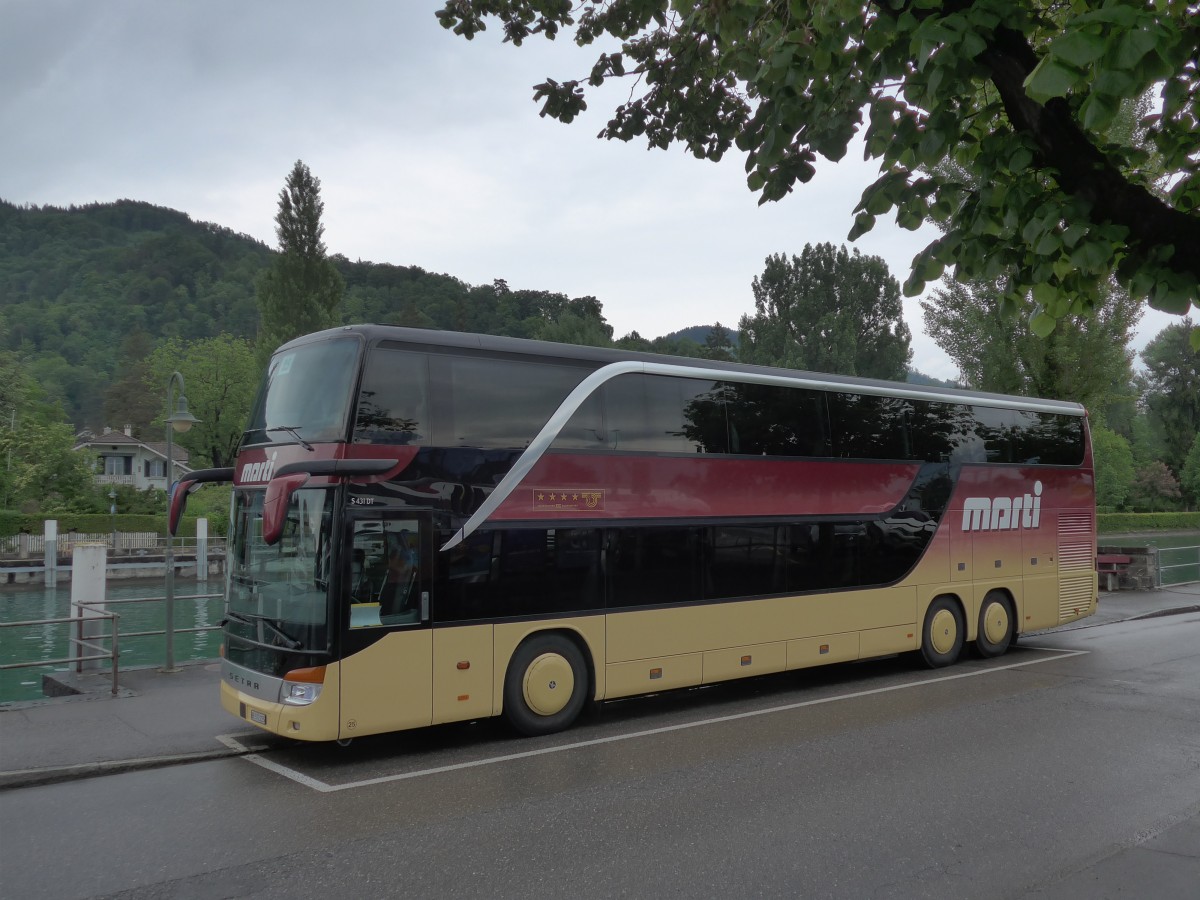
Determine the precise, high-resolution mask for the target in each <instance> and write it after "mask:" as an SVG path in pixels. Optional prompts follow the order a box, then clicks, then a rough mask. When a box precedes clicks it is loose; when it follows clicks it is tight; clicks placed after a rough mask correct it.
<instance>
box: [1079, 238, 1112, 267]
mask: <svg viewBox="0 0 1200 900" xmlns="http://www.w3.org/2000/svg"><path fill="white" fill-rule="evenodd" d="M1111 257H1112V245H1111V244H1109V243H1106V242H1104V241H1085V242H1084V243H1083V244H1080V245H1079V246H1078V247H1076V248H1075V250H1074V251H1073V252H1072V253H1071V262H1072V263H1074V264H1075V266H1076V267H1078V268H1079V269H1081V270H1083V271H1084V272H1095V271H1098V270H1100V269H1103V268H1104V267H1106V266H1107V265H1108V261H1109V259H1110V258H1111Z"/></svg>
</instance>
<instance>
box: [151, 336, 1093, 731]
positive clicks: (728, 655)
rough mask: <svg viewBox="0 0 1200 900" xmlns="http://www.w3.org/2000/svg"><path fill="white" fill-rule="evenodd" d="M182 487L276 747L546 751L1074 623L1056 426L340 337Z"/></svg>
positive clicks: (1041, 408)
mask: <svg viewBox="0 0 1200 900" xmlns="http://www.w3.org/2000/svg"><path fill="white" fill-rule="evenodd" d="M188 478H189V482H193V481H203V480H232V481H233V483H234V491H233V500H232V518H231V526H230V534H229V560H228V574H227V581H228V597H227V606H226V619H225V622H224V636H223V637H224V640H223V660H222V664H221V667H222V683H221V699H222V703H223V705H224V708H225V709H227V710H228V711H229V712H230V713H232V714H233V715H235V716H238V717H239V718H241V719H243V720H245V721H248V722H251V723H254V724H256V725H258V726H260V727H262V728H264V729H266V730H268V731H271V732H275V733H277V734H280V735H285V736H288V737H292V738H297V739H301V740H313V741H324V740H347V739H350V738H353V737H357V736H361V735H368V734H374V733H379V732H386V731H393V730H397V729H404V728H413V727H418V726H425V725H431V724H437V723H443V722H452V721H457V720H469V719H477V718H481V717H486V716H495V715H503V716H505V717H506V718H507V719H508V720H509V721H510V722H511V723H512V725H513V726H515V727H516V729H517V730H519V731H521V732H523V733H526V734H542V733H549V732H553V731H557V730H559V729H562V728H565V727H567V726H568V725H570V724H571V723H572V722H573V721H574V719H575V718H576V716H577V715H578V713H579V712H580V710H581V708H582V707H583V706H584V704H585V703H587V702H589V701H593V700H595V701H599V700H604V699H611V698H617V697H626V696H631V695H636V694H644V693H651V692H658V691H664V690H669V689H676V688H685V687H689V686H695V685H702V684H708V683H712V682H717V681H723V680H727V679H733V678H742V677H746V676H752V675H760V674H765V673H774V672H783V671H787V670H792V669H801V668H805V667H809V666H816V665H821V664H825V663H835V662H845V661H850V660H857V659H865V658H870V657H878V656H884V655H891V654H897V653H902V652H905V651H915V652H917V653H919V654H920V656H921V657H923V659H924V661H925V662H926V663H927V664H928V665H930V666H946V665H950V664H951V663H953V662H955V661H956V660H957V659H958V658H959V656H960V655H961V654H962V653H963V652H964V649H965V648H966V647H967V646H968V645H973V647H974V649H975V651H976V652H977V653H979V654H981V655H983V656H985V657H991V656H996V655H999V654H1002V653H1004V652H1005V650H1006V649H1007V648H1008V647H1009V646H1010V644H1012V642H1013V641H1015V640H1016V639H1017V636H1018V635H1019V634H1020V633H1022V632H1026V631H1031V630H1034V629H1043V628H1047V627H1050V626H1055V625H1059V624H1061V623H1064V622H1069V621H1071V620H1074V619H1078V618H1081V617H1083V616H1087V615H1089V614H1091V613H1092V612H1094V611H1095V609H1096V599H1097V594H1096V588H1097V585H1096V575H1095V567H1094V556H1095V501H1094V485H1093V473H1092V456H1091V449H1090V446H1089V438H1088V429H1087V421H1086V418H1085V412H1084V410H1083V408H1082V407H1081V406H1079V405H1077V404H1073V403H1065V402H1058V401H1046V400H1032V399H1028V398H1021V397H1008V396H1000V395H994V394H982V393H974V392H966V391H956V390H947V389H940V388H927V387H921V386H915V385H904V384H895V383H889V382H883V381H872V380H866V379H856V378H844V377H839V376H834V375H820V374H813V373H806V372H795V371H785V370H779V369H769V368H763V367H754V366H745V365H736V364H726V363H715V362H712V361H707V360H696V359H677V358H672V357H664V356H656V355H652V354H636V353H623V352H619V351H612V350H601V349H596V348H587V347H573V346H567V345H562V344H551V343H542V342H537V341H527V340H518V339H513V338H500V337H488V336H483V335H472V334H458V333H452V332H439V331H426V330H419V329H408V328H400V327H391V326H369V325H363V326H348V327H345V328H339V329H334V330H330V331H324V332H320V333H317V334H313V335H309V336H306V337H303V338H299V339H297V340H294V341H292V342H290V343H288V344H285V345H284V346H283V347H281V348H280V349H279V350H278V351H277V352H276V353H275V355H274V357H273V358H272V359H271V362H270V366H269V370H268V372H267V374H266V377H265V380H264V382H263V384H262V387H261V390H260V393H259V396H258V399H257V401H256V405H255V407H254V410H253V413H252V415H251V420H250V422H249V427H248V429H247V431H246V433H245V436H244V438H243V440H242V444H241V449H240V451H239V454H238V457H237V463H236V466H235V467H234V468H233V469H232V470H230V469H225V470H207V471H201V472H199V473H193V474H192V475H191V476H188ZM189 482H185V483H183V484H181V485H180V486H179V488H178V489H177V490H176V493H175V495H174V500H173V503H172V521H177V518H178V515H179V514H180V512H181V509H182V501H183V498H184V497H186V494H187V492H188V489H189V488H191V487H193V486H194V485H193V484H191V483H189Z"/></svg>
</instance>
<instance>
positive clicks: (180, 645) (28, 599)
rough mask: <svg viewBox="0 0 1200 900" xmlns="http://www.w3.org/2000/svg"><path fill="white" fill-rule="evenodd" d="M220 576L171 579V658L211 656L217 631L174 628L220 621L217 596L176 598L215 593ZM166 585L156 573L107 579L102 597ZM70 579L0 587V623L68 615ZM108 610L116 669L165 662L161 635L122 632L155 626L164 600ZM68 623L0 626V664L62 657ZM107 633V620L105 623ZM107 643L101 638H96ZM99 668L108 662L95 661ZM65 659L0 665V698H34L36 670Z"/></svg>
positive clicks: (38, 686)
mask: <svg viewBox="0 0 1200 900" xmlns="http://www.w3.org/2000/svg"><path fill="white" fill-rule="evenodd" d="M223 584H224V579H222V578H219V577H218V578H211V579H209V581H208V582H207V583H204V584H201V583H199V582H196V581H194V580H191V579H183V578H176V579H175V597H176V601H175V628H176V634H175V660H176V662H182V661H185V660H195V659H215V658H216V656H217V650H218V648H219V647H220V644H221V640H220V632H219V631H201V632H191V633H184V634H180V633H178V632H179V629H187V628H205V627H208V626H212V625H216V623H217V622H219V621H220V620H221V615H222V612H223V609H224V604H223V600H222V599H221V597H212V598H208V599H204V600H186V599H180V598H181V597H185V596H190V595H196V594H207V593H219V592H220V591H221V590H222V587H223ZM165 594H166V584H165V582H164V580H163V579H162V578H154V579H130V580H124V579H122V580H110V581H109V582H108V593H107V597H108V598H109V599H110V600H118V599H120V600H125V599H134V598H141V597H160V598H161V597H163V596H164V595H165ZM70 605H71V585H70V582H68V583H66V584H64V585H60V586H58V587H57V588H48V587H44V586H41V585H29V586H14V585H4V586H3V587H0V622H27V621H30V620H35V619H55V618H62V617H64V616H69V615H71V612H70ZM111 611H112V612H115V613H117V614H118V615H120V617H121V626H120V632H121V668H122V669H125V668H134V667H137V666H152V665H160V666H161V665H163V664H164V663H165V662H166V639H165V638H164V636H163V635H148V636H144V637H127V635H129V634H130V633H132V632H140V631H161V630H162V628H163V624H164V619H165V615H166V610H165V604H164V603H163V601H161V600H159V601H158V602H157V603H149V602H148V603H119V604H113V605H112V607H111ZM73 627H74V625H73V624H54V625H31V626H25V627H21V628H0V664H7V663H16V662H34V661H37V660H43V659H63V658H66V657H68V656H70V648H69V646H68V643H67V641H68V636H69V633H70V632H69V629H71V628H73ZM105 631H106V632H107V624H106V625H105ZM100 643H102V644H103V645H104V646H108V642H107V641H103V642H100ZM100 665H101V667H102V668H104V669H107V668H108V663H107V662H106V661H103V660H102V661H101V662H100ZM69 668H70V665H69V664H67V663H62V664H58V665H46V666H37V667H34V668H27V669H5V670H0V703H4V702H9V701H13V700H37V699H40V698H41V697H42V696H43V695H42V675H43V674H44V673H47V672H53V671H60V672H65V671H67V670H68V669H69Z"/></svg>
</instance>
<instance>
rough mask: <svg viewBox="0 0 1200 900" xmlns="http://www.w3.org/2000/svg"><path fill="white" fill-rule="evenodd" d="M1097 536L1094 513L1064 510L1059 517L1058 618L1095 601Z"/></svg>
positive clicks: (1064, 617)
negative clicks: (1093, 518)
mask: <svg viewBox="0 0 1200 900" xmlns="http://www.w3.org/2000/svg"><path fill="white" fill-rule="evenodd" d="M1095 559H1096V539H1095V536H1094V535H1093V534H1092V517H1091V516H1090V515H1087V514H1084V515H1079V514H1077V513H1073V514H1062V515H1060V516H1059V517H1058V573H1059V581H1058V619H1059V621H1060V622H1061V621H1063V620H1065V619H1070V618H1074V617H1075V616H1076V615H1077V614H1078V612H1079V610H1082V609H1087V607H1088V606H1089V605H1090V604H1091V602H1092V586H1093V585H1094V584H1095V583H1096V580H1095V579H1096V576H1095V574H1094V572H1093V567H1094V566H1095Z"/></svg>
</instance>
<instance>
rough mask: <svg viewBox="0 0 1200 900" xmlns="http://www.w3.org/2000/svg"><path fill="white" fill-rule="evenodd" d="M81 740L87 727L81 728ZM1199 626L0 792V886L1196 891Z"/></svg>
mask: <svg viewBox="0 0 1200 900" xmlns="http://www.w3.org/2000/svg"><path fill="white" fill-rule="evenodd" d="M80 739H81V740H86V739H87V737H86V735H80ZM1198 886H1200V614H1195V613H1192V614H1188V615H1176V616H1167V617H1163V618H1157V619H1147V620H1142V621H1130V622H1122V623H1116V624H1107V625H1102V626H1098V627H1092V628H1080V629H1077V630H1072V631H1063V632H1056V633H1052V634H1044V635H1040V636H1037V637H1034V638H1030V639H1028V640H1026V641H1024V642H1023V643H1022V645H1021V646H1020V647H1019V648H1017V649H1016V650H1014V651H1012V652H1010V653H1009V654H1008V655H1006V656H1004V657H1002V658H1001V659H999V660H988V661H982V660H971V661H967V662H965V663H961V664H960V665H958V666H955V667H953V668H951V669H944V670H939V671H936V672H932V671H929V670H925V669H921V668H918V667H917V666H916V664H915V663H914V662H913V660H912V659H911V658H898V659H890V660H883V661H877V662H871V663H863V664H857V665H848V666H839V667H830V668H826V669H822V670H813V671H809V672H804V673H791V674H788V675H785V676H778V677H773V678H769V679H761V680H757V681H754V682H742V683H737V684H731V685H724V686H720V687H716V688H711V689H708V690H699V691H688V692H683V693H678V694H673V695H667V696H661V697H656V698H648V699H640V700H636V701H628V702H623V703H615V704H610V705H607V706H604V707H602V708H601V709H600V710H599V711H597V712H594V713H593V714H592V715H590V716H589V717H588V718H586V719H585V720H584V721H583V722H582V723H581V725H580V726H578V727H576V728H575V729H573V730H572V731H570V732H568V733H566V734H563V735H556V736H553V737H550V738H542V739H532V740H531V739H522V738H516V737H513V736H512V735H511V734H509V733H508V732H507V731H505V729H504V728H503V726H502V725H499V724H495V723H487V724H483V725H461V726H451V727H446V728H439V729H431V730H428V731H424V732H418V733H411V734H405V735H398V736H389V737H380V738H372V739H366V740H360V741H359V742H356V743H355V744H354V745H352V746H351V747H349V748H346V749H339V748H337V747H333V746H297V745H292V744H286V743H282V742H277V743H274V744H272V745H271V747H270V748H269V749H268V750H266V751H265V752H263V753H260V754H257V755H255V756H251V757H248V758H235V759H226V760H220V761H215V762H207V763H199V764H192V765H181V766H175V767H171V768H164V769H154V770H149V771H140V772H129V773H125V774H120V775H112V776H108V777H101V778H93V779H89V780H84V781H75V782H67V783H62V784H56V785H47V786H42V787H29V788H23V789H16V790H10V791H7V792H4V793H3V794H0V897H4V898H14V900H16V898H21V900H33V898H42V897H44V898H56V900H65V898H75V897H107V896H114V895H115V896H120V897H123V898H129V900H139V898H166V897H171V898H217V897H253V898H285V897H286V898H307V897H314V898H315V897H322V898H325V897H329V896H357V897H376V896H379V897H383V896H407V897H432V896H458V897H518V896H519V897H555V898H559V897H563V896H571V897H620V896H626V897H731V896H735V897H855V898H859V897H934V898H940V897H946V898H962V897H972V898H990V897H1029V896H1033V897H1049V898H1058V897H1080V898H1083V897H1088V898H1096V897H1107V896H1112V897H1116V896H1139V897H1156V898H1176V897H1179V898H1188V900H1195V898H1196V897H1198V896H1200V887H1198Z"/></svg>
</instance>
